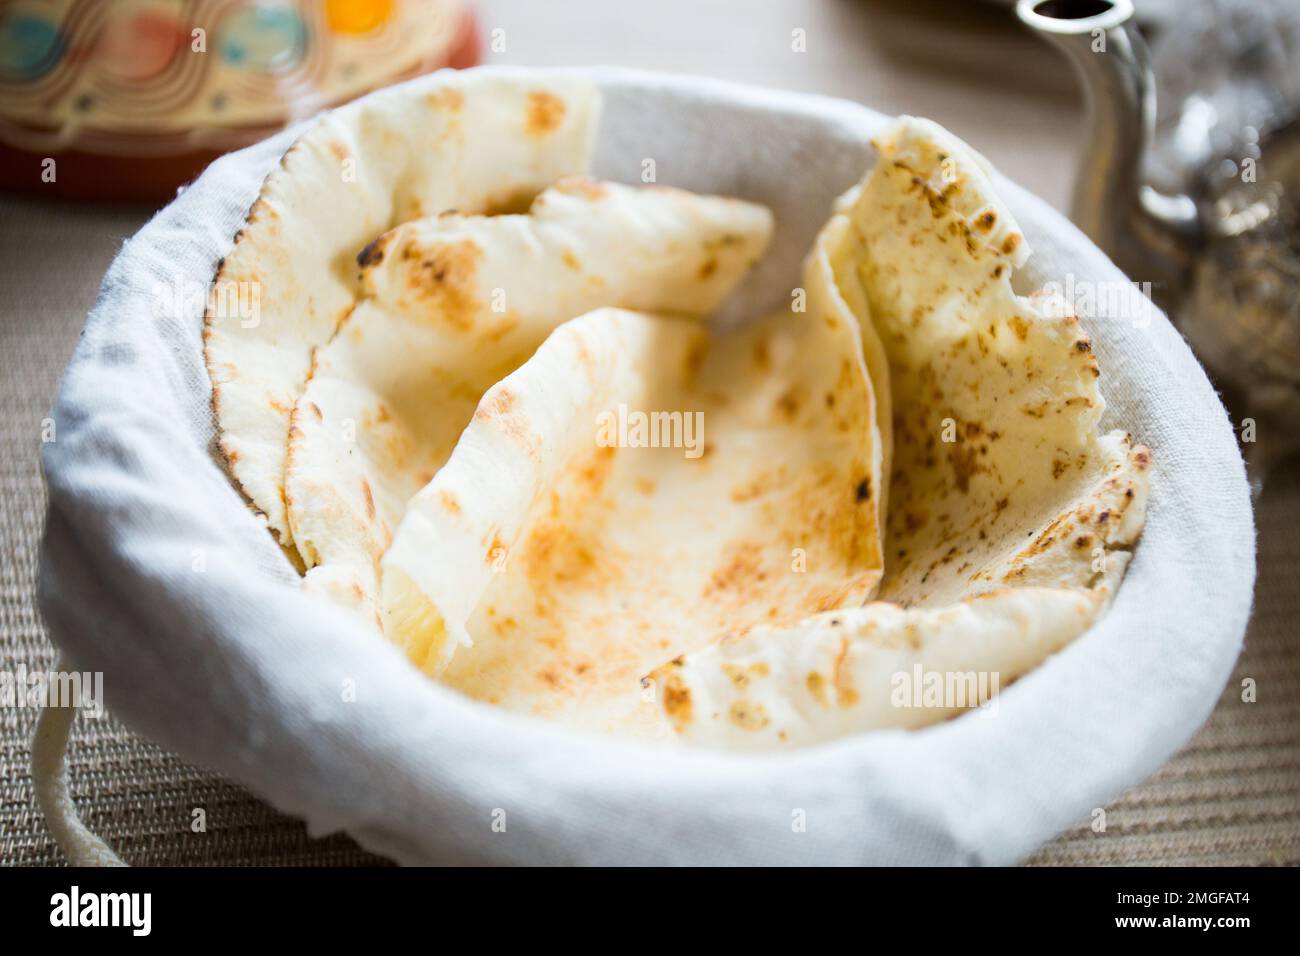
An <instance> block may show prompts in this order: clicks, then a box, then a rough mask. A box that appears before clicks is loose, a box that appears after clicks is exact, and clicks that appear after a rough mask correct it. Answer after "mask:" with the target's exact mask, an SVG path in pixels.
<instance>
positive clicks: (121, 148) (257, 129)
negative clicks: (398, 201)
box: [0, 0, 478, 200]
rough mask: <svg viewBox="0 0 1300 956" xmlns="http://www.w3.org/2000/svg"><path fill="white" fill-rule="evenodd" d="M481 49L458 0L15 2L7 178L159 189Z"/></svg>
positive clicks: (1, 14)
mask: <svg viewBox="0 0 1300 956" xmlns="http://www.w3.org/2000/svg"><path fill="white" fill-rule="evenodd" d="M477 54H478V50H477V31H476V28H475V25H474V21H473V16H472V13H471V10H470V8H469V6H468V4H467V3H466V2H464V0H255V2H250V0H114V2H113V3H107V2H104V0H16V2H13V3H8V4H5V5H4V7H3V9H2V10H0V186H3V187H5V188H9V189H19V190H23V191H35V192H39V193H41V194H44V195H59V196H66V197H74V198H100V199H141V200H149V199H165V198H168V197H169V196H171V195H173V194H174V193H175V190H176V188H177V187H178V186H180V185H181V184H182V183H185V182H188V181H189V180H190V179H191V178H193V177H194V176H195V175H196V174H197V173H198V172H199V171H200V170H201V169H202V168H203V167H204V166H205V165H206V164H207V163H208V162H210V161H211V160H212V159H214V158H215V157H216V156H218V155H220V154H221V153H224V152H227V151H229V150H231V149H238V148H240V147H243V146H246V145H248V144H249V143H252V142H255V141H257V140H259V139H262V138H264V137H265V136H267V135H269V134H271V133H273V132H275V131H276V130H278V129H280V128H282V127H284V126H286V125H288V124H289V123H292V122H294V121H296V120H299V119H303V118H305V117H307V116H311V115H313V114H314V113H316V112H318V111H320V110H322V109H325V108H328V107H331V106H336V105H338V104H340V103H343V102H346V101H348V100H350V99H353V98H354V97H356V96H359V95H361V94H362V93H365V92H368V91H370V90H373V89H376V88H378V87H380V86H384V85H386V84H388V83H391V82H393V81H394V80H397V79H401V78H404V77H409V76H413V75H416V74H419V73H422V72H427V71H430V70H435V69H439V68H441V67H445V66H454V67H464V66H471V65H473V64H474V62H475V61H476V60H477Z"/></svg>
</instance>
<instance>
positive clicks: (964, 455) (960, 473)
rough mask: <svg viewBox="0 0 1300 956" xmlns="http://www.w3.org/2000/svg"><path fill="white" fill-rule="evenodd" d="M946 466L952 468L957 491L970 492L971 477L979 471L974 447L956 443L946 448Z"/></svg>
mask: <svg viewBox="0 0 1300 956" xmlns="http://www.w3.org/2000/svg"><path fill="white" fill-rule="evenodd" d="M948 464H949V465H950V466H952V476H953V481H954V482H956V485H957V490H958V491H961V492H966V491H969V490H970V480H971V476H972V475H974V474H975V473H976V472H977V471H979V470H980V466H979V461H978V459H977V458H976V451H975V449H974V447H972V446H971V445H969V444H966V443H965V442H956V443H954V444H952V445H950V446H949V447H948Z"/></svg>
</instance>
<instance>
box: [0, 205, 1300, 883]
mask: <svg viewBox="0 0 1300 956" xmlns="http://www.w3.org/2000/svg"><path fill="white" fill-rule="evenodd" d="M144 218H145V214H144V213H143V212H141V211H138V210H122V209H110V208H95V207H90V206H78V207H72V206H58V205H52V204H47V203H43V202H37V201H33V200H21V199H14V198H4V199H0V221H3V222H5V223H6V224H7V225H6V228H5V229H4V231H3V234H2V236H0V263H3V264H4V265H3V268H4V280H5V295H4V296H3V297H0V300H2V301H0V310H3V311H0V668H3V669H5V670H9V671H13V670H16V669H17V668H18V666H19V664H20V663H21V664H24V665H25V666H26V667H27V669H28V670H34V669H48V668H50V667H53V665H54V662H55V654H54V651H53V648H52V647H51V646H50V643H49V640H48V638H47V637H46V635H45V631H44V628H43V626H42V624H41V621H40V618H39V615H38V613H37V611H36V607H35V602H34V599H33V587H34V582H35V577H36V558H35V555H36V547H37V542H38V539H39V536H40V531H41V522H42V520H43V513H44V489H43V486H42V483H41V476H40V466H39V462H38V452H39V448H40V442H41V437H42V420H43V419H44V418H45V417H46V415H47V414H48V409H49V405H50V402H51V400H52V397H53V395H54V391H55V388H56V385H57V380H58V375H59V372H60V371H61V370H62V368H63V366H64V364H65V363H66V362H67V359H68V356H69V355H70V354H71V352H72V348H73V346H74V344H75V342H76V339H77V335H78V333H79V331H80V329H81V326H82V322H83V319H84V316H85V314H86V311H87V310H88V309H89V307H90V305H91V304H92V302H93V300H94V295H95V290H96V288H97V286H98V284H99V278H100V276H101V275H102V274H103V271H104V269H105V268H106V267H107V265H108V263H109V261H110V260H111V259H112V256H113V255H114V253H115V252H116V251H117V248H118V247H119V246H120V244H121V242H122V241H123V240H124V239H126V238H127V237H128V236H130V235H131V234H132V233H134V232H135V231H136V229H138V228H139V226H140V225H141V224H142V222H143V221H144ZM1259 518H1260V520H1259V523H1260V527H1261V529H1262V530H1261V540H1260V583H1259V590H1258V597H1257V606H1256V611H1255V617H1254V622H1253V624H1252V627H1251V632H1250V635H1249V637H1248V640H1247V645H1246V651H1245V654H1244V655H1243V657H1242V659H1241V661H1240V662H1239V663H1238V666H1237V670H1236V673H1235V675H1234V677H1233V679H1232V680H1231V681H1230V682H1229V684H1228V686H1227V688H1226V689H1225V691H1224V694H1223V698H1222V700H1221V701H1220V703H1219V706H1218V708H1217V709H1216V710H1215V712H1214V715H1213V717H1212V718H1211V719H1210V721H1209V722H1208V723H1207V725H1206V726H1205V727H1204V728H1203V729H1202V730H1201V732H1200V733H1199V735H1198V736H1197V737H1196V739H1195V740H1194V741H1193V742H1192V743H1191V744H1190V745H1189V746H1188V747H1187V749H1186V750H1184V751H1183V752H1182V753H1181V754H1179V755H1178V756H1177V757H1175V758H1174V759H1173V760H1172V761H1170V763H1169V764H1168V765H1167V766H1166V767H1164V768H1163V769H1162V770H1161V771H1159V772H1158V773H1157V774H1156V775H1155V776H1153V777H1152V778H1151V779H1150V780H1148V781H1146V782H1145V783H1144V784H1142V785H1141V786H1139V787H1136V788H1134V789H1133V790H1131V791H1129V792H1128V793H1127V794H1126V795H1124V796H1123V797H1122V798H1121V799H1119V800H1118V801H1116V802H1115V803H1114V804H1113V805H1112V806H1110V807H1107V808H1105V830H1104V832H1094V830H1093V828H1092V825H1091V824H1092V821H1086V822H1084V823H1083V824H1081V825H1080V827H1079V828H1078V829H1077V830H1073V831H1070V832H1068V833H1066V834H1064V835H1063V836H1062V837H1060V838H1059V839H1057V840H1056V841H1054V842H1052V843H1050V844H1048V845H1047V846H1045V847H1043V848H1042V849H1041V850H1040V851H1039V852H1038V853H1037V854H1036V855H1035V856H1034V857H1033V859H1032V860H1031V861H1030V862H1031V863H1034V864H1048V865H1051V864H1143V863H1148V864H1166V863H1167V864H1176V863H1197V864H1229V865H1230V864H1252V863H1279V864H1280V863H1286V864H1300V654H1298V653H1297V651H1298V650H1300V649H1298V648H1297V646H1296V645H1297V636H1296V635H1297V627H1296V623H1295V622H1296V621H1297V620H1300V589H1298V588H1297V571H1300V471H1295V470H1293V471H1290V472H1287V473H1284V474H1282V475H1279V476H1278V477H1277V479H1276V480H1275V482H1274V484H1273V485H1271V486H1270V488H1269V490H1268V492H1267V493H1266V494H1265V497H1264V501H1263V503H1262V506H1261V511H1260V516H1259ZM1246 678H1251V679H1253V680H1254V682H1255V688H1256V694H1257V700H1256V702H1255V703H1245V702H1243V701H1242V693H1241V682H1242V681H1243V680H1244V679H1246ZM34 721H35V713H34V712H33V711H31V710H29V709H25V708H0V861H3V863H5V864H9V865H42V864H59V863H62V862H63V858H62V855H61V853H60V851H59V849H58V847H57V846H55V845H54V843H53V841H52V840H51V839H50V837H49V834H48V832H47V831H46V828H45V823H44V820H43V818H42V816H41V814H40V811H39V810H38V809H37V807H36V804H35V799H34V797H33V792H32V784H31V778H30V775H29V771H28V768H29V760H30V749H29V745H30V740H31V733H32V726H33V723H34ZM1099 732H1103V733H1104V732H1105V731H1104V728H1103V729H1102V730H1100V731H1099ZM69 765H70V768H71V782H72V790H73V793H74V796H75V798H76V800H77V803H78V805H79V806H80V808H81V810H82V814H83V816H84V818H85V820H86V822H87V823H88V824H89V825H90V827H91V828H92V829H93V830H95V831H96V832H97V833H99V834H101V835H102V836H104V837H105V838H106V839H107V840H108V841H109V843H110V844H112V845H113V846H114V847H115V848H117V850H118V851H119V852H120V853H121V855H122V856H123V857H124V858H125V859H126V860H127V861H129V862H131V863H134V864H138V865H147V864H153V865H184V864H225V865H243V864H249V865H357V864H378V863H383V862H384V861H383V860H381V859H380V858H378V857H375V856H372V855H370V854H368V853H366V852H365V851H364V850H362V849H361V848H360V847H358V846H357V845H356V844H355V843H354V842H353V841H351V840H350V839H348V838H347V837H345V836H342V835H334V836H330V837H327V838H324V839H312V838H311V837H309V836H308V835H307V832H306V829H305V827H304V826H303V824H302V823H300V822H298V821H296V820H294V819H292V818H289V817H286V816H284V815H282V814H280V813H278V812H277V811H275V810H274V809H272V808H271V807H270V806H268V805H267V804H265V803H263V802H261V801H260V800H258V799H257V798H256V797H254V796H252V795H251V794H249V793H248V792H247V791H246V790H244V789H243V788H241V787H238V786H236V785H234V784H231V783H229V782H227V781H225V780H223V779H222V778H221V777H219V776H218V775H216V774H214V773H211V772H208V771H206V770H203V769H201V768H198V767H194V766H192V765H190V764H187V763H185V762H184V761H182V760H180V759H179V758H177V757H175V756H173V755H171V754H168V753H166V752H164V751H162V750H160V749H159V748H158V747H157V746H155V745H154V744H152V743H150V742H149V741H147V740H144V739H142V738H140V737H138V736H136V735H135V734H133V733H132V732H131V731H129V730H128V729H126V728H125V727H124V726H122V725H121V724H120V723H118V722H117V721H115V720H114V719H112V717H111V716H110V717H105V718H103V719H101V720H87V719H80V720H78V721H77V723H76V726H75V729H74V732H73V739H72V746H71V750H70V754H69ZM196 809H201V810H203V811H204V813H203V815H202V816H203V817H204V819H205V822H206V827H205V829H204V830H203V831H202V832H194V831H193V829H192V822H193V820H194V819H195V814H194V811H195V810H196Z"/></svg>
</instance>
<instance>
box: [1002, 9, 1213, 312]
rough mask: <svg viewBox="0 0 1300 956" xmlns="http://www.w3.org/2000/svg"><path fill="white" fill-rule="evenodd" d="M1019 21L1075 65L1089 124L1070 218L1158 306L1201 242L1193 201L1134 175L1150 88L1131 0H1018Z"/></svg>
mask: <svg viewBox="0 0 1300 956" xmlns="http://www.w3.org/2000/svg"><path fill="white" fill-rule="evenodd" d="M1016 15H1017V16H1018V17H1019V18H1020V20H1021V22H1023V23H1024V24H1026V25H1027V26H1029V27H1031V28H1032V29H1033V30H1035V31H1036V32H1038V33H1040V34H1042V35H1043V36H1044V37H1045V38H1046V39H1048V40H1050V41H1051V42H1052V43H1053V44H1054V45H1055V46H1057V47H1058V48H1060V49H1061V50H1062V51H1063V52H1064V53H1065V54H1066V56H1067V57H1068V58H1069V60H1070V62H1071V63H1072V64H1073V65H1074V69H1075V71H1076V72H1077V74H1078V76H1079V79H1080V81H1081V83H1082V85H1083V89H1084V96H1085V99H1086V102H1087V106H1088V114H1089V120H1088V123H1089V129H1088V134H1087V138H1086V139H1085V141H1084V142H1085V148H1084V154H1083V157H1082V162H1081V164H1080V167H1079V172H1078V175H1077V176H1076V179H1075V184H1074V196H1073V201H1072V207H1071V212H1070V215H1071V218H1072V219H1073V220H1074V222H1075V224H1076V225H1078V226H1079V228H1080V229H1082V230H1083V231H1084V233H1086V234H1087V235H1088V237H1089V238H1090V239H1092V240H1093V242H1095V243H1097V245H1098V246H1100V247H1101V249H1102V250H1103V251H1104V252H1106V254H1107V255H1109V256H1110V257H1111V259H1112V260H1113V261H1114V262H1115V264H1116V265H1118V266H1119V267H1120V269H1122V270H1123V271H1124V273H1125V274H1126V275H1128V276H1129V277H1130V278H1131V279H1134V280H1137V281H1149V282H1150V283H1151V288H1152V291H1153V294H1154V298H1156V300H1157V301H1158V302H1159V303H1160V304H1161V305H1162V306H1164V307H1165V308H1166V309H1168V308H1170V307H1172V306H1174V305H1176V304H1177V301H1178V299H1179V298H1180V297H1181V295H1182V293H1183V291H1184V290H1185V289H1186V286H1187V281H1188V276H1189V272H1190V268H1191V262H1192V257H1193V255H1194V254H1195V249H1196V246H1197V245H1198V243H1199V228H1198V217H1197V209H1196V203H1195V202H1194V201H1193V200H1192V199H1191V198H1190V197H1188V196H1167V195H1164V194H1162V193H1159V192H1157V191H1156V190H1154V189H1153V188H1151V187H1150V186H1147V185H1144V184H1143V182H1142V157H1143V155H1144V154H1145V152H1146V149H1147V145H1148V144H1149V143H1150V141H1151V138H1152V134H1153V131H1154V129H1155V115H1156V90H1155V77H1154V75H1153V73H1152V70H1151V60H1150V54H1149V53H1148V51H1147V46H1146V43H1145V42H1144V41H1143V39H1142V37H1141V35H1140V34H1139V32H1138V29H1137V26H1136V24H1135V23H1134V21H1133V4H1132V2H1131V0H1019V3H1018V4H1017V6H1016Z"/></svg>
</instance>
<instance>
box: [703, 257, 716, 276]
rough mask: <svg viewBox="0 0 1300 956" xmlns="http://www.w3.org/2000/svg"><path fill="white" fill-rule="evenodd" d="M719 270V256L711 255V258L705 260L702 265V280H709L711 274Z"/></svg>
mask: <svg viewBox="0 0 1300 956" xmlns="http://www.w3.org/2000/svg"><path fill="white" fill-rule="evenodd" d="M717 271H718V257H717V256H709V258H708V259H707V260H705V262H704V265H702V266H700V272H699V278H700V281H702V282H703V281H705V280H707V279H708V278H709V277H710V276H711V275H713V273H715V272H717Z"/></svg>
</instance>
